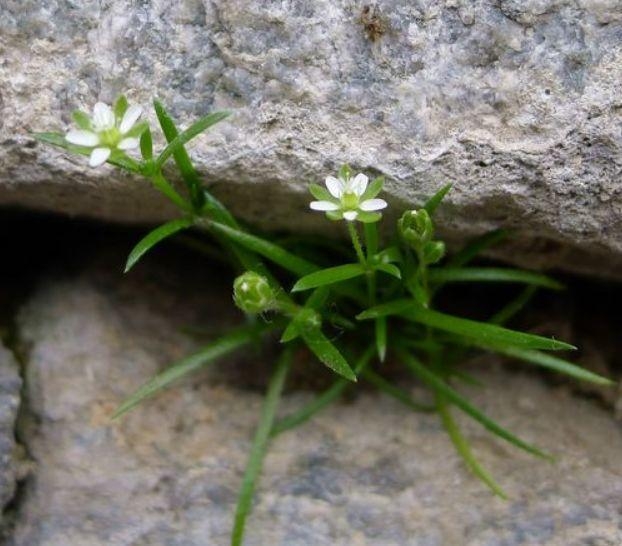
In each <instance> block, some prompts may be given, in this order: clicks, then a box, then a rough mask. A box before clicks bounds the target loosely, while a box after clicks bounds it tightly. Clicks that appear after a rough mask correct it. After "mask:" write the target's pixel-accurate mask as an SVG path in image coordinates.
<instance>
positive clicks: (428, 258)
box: [423, 241, 445, 265]
mask: <svg viewBox="0 0 622 546" xmlns="http://www.w3.org/2000/svg"><path fill="white" fill-rule="evenodd" d="M444 255H445V243H443V241H430V242H429V243H426V245H425V247H423V260H424V261H425V263H426V264H428V265H430V264H435V263H437V262H439V261H440V260H441V258H442V257H443V256H444Z"/></svg>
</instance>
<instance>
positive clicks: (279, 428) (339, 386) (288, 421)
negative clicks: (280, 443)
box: [272, 347, 374, 436]
mask: <svg viewBox="0 0 622 546" xmlns="http://www.w3.org/2000/svg"><path fill="white" fill-rule="evenodd" d="M373 354H374V352H373V350H372V348H371V347H370V348H369V349H367V351H365V352H364V353H363V355H362V356H361V357H360V358H359V359H358V361H357V363H356V365H355V366H354V371H355V373H356V374H359V373H361V372H362V371H363V370H364V369H366V367H367V365H368V364H369V361H370V360H371V357H372V356H373ZM350 385H352V383H351V382H350V381H348V380H346V379H343V378H342V377H340V378H338V379H336V380H335V382H334V383H333V384H332V385H331V386H330V387H329V388H328V389H326V390H325V391H324V392H322V393H321V394H320V395H319V396H317V397H316V398H314V399H313V400H312V401H311V402H309V403H308V404H307V405H305V406H304V407H302V408H301V409H300V410H298V411H296V412H295V413H292V414H291V415H288V416H287V417H284V418H283V419H281V420H280V421H278V422H277V423H275V425H274V427H273V428H272V436H277V435H278V434H281V433H282V432H285V431H286V430H291V429H292V428H294V427H297V426H298V425H301V424H302V423H304V422H306V421H308V420H309V419H311V417H313V416H314V415H316V414H317V413H319V411H320V410H322V409H324V408H325V407H326V406H328V405H329V404H330V403H331V402H334V401H335V400H337V398H339V396H341V394H342V393H343V391H344V390H345V389H346V387H348V386H350Z"/></svg>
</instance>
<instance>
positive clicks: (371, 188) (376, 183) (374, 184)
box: [361, 176, 384, 201]
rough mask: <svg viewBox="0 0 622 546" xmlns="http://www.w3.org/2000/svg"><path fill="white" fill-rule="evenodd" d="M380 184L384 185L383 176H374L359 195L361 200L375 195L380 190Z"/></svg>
mask: <svg viewBox="0 0 622 546" xmlns="http://www.w3.org/2000/svg"><path fill="white" fill-rule="evenodd" d="M382 186H384V176H378V177H377V178H374V179H373V180H372V181H371V182H370V183H369V185H368V186H367V188H366V189H365V192H364V193H363V195H361V201H365V200H366V199H373V198H374V197H376V196H377V195H378V194H379V193H380V192H381V191H382Z"/></svg>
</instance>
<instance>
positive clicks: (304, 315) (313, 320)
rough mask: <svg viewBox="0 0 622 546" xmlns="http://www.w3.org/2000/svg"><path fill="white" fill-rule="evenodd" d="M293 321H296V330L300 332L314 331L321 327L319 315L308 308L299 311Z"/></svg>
mask: <svg viewBox="0 0 622 546" xmlns="http://www.w3.org/2000/svg"><path fill="white" fill-rule="evenodd" d="M294 320H295V321H296V326H298V329H299V330H302V331H309V330H316V329H317V328H319V327H320V326H322V317H320V314H319V313H318V312H317V311H315V310H313V309H309V308H308V307H303V308H302V309H300V311H298V313H297V314H296V317H295V318H294Z"/></svg>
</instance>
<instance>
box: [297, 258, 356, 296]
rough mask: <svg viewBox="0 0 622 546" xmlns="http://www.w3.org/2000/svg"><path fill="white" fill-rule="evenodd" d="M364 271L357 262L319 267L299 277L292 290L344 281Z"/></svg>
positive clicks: (308, 288) (307, 288) (298, 290)
mask: <svg viewBox="0 0 622 546" xmlns="http://www.w3.org/2000/svg"><path fill="white" fill-rule="evenodd" d="M365 272H366V270H365V267H363V266H362V265H361V264H359V263H356V264H345V265H338V266H336V267H329V268H328V269H321V270H320V271H315V272H313V273H309V274H308V275H305V276H304V277H302V278H300V279H299V280H298V282H297V283H296V284H295V285H294V286H293V288H292V292H301V291H303V290H310V289H311V288H317V287H318V286H326V285H329V284H335V283H338V282H342V281H346V280H348V279H354V278H356V277H360V276H361V275H365Z"/></svg>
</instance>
